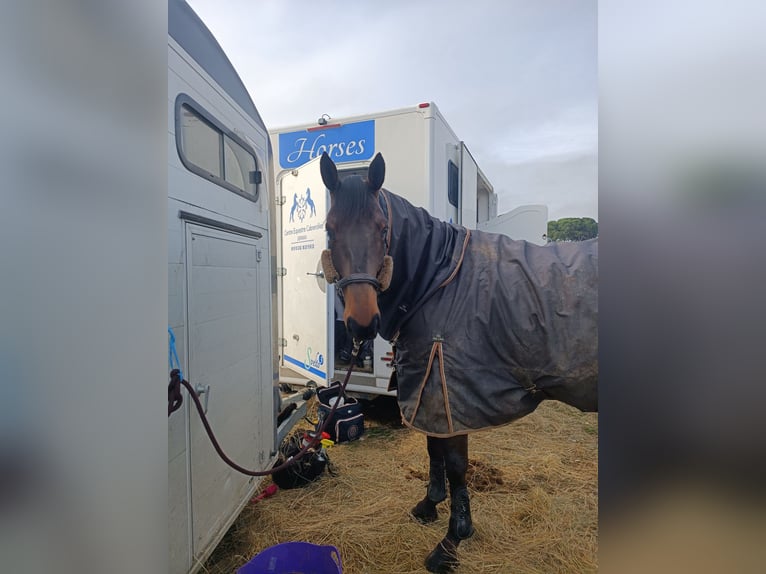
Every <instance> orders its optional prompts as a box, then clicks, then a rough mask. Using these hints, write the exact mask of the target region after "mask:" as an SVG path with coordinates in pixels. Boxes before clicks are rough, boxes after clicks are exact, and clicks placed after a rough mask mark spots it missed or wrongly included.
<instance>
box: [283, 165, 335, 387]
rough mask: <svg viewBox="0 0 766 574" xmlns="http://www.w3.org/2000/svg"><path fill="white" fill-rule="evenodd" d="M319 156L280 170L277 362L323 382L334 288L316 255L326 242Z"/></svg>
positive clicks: (328, 370)
mask: <svg viewBox="0 0 766 574" xmlns="http://www.w3.org/2000/svg"><path fill="white" fill-rule="evenodd" d="M319 159H320V158H315V159H313V160H311V161H310V162H308V163H306V164H304V165H302V166H301V167H299V168H297V169H294V170H292V171H291V172H289V173H286V174H285V175H284V176H283V177H282V178H281V179H280V183H279V187H280V193H281V195H282V197H283V198H284V202H283V204H282V237H281V249H282V270H281V273H280V275H281V283H282V339H283V340H282V345H283V347H282V349H283V352H282V366H283V367H285V368H288V369H290V370H292V371H294V372H296V373H298V374H299V375H300V376H302V377H305V378H307V379H310V380H312V381H315V382H316V383H317V384H318V385H326V384H327V383H328V373H332V368H333V365H332V363H333V360H332V356H331V348H330V346H331V345H332V343H331V340H332V338H331V337H330V328H331V327H333V325H332V322H331V321H330V320H329V314H330V311H329V310H330V309H332V308H333V307H332V305H333V303H334V301H331V299H330V297H331V296H332V295H333V293H334V291H333V289H332V288H330V289H328V285H327V282H326V281H325V280H324V275H323V273H322V268H321V264H320V257H321V254H322V250H323V249H325V247H326V245H327V238H326V234H325V228H324V224H325V218H326V216H327V210H328V207H329V201H328V197H327V196H328V193H327V190H326V189H325V186H324V183H323V182H322V176H321V174H320V172H319Z"/></svg>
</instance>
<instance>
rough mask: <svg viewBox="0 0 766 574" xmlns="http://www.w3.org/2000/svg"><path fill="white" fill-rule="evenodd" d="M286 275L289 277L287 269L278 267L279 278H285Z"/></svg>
mask: <svg viewBox="0 0 766 574" xmlns="http://www.w3.org/2000/svg"><path fill="white" fill-rule="evenodd" d="M285 275H287V268H286V267H277V277H284V276H285Z"/></svg>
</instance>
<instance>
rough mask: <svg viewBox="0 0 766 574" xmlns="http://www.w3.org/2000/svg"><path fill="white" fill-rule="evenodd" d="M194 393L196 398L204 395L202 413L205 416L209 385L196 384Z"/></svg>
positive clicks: (208, 398)
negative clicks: (195, 392)
mask: <svg viewBox="0 0 766 574" xmlns="http://www.w3.org/2000/svg"><path fill="white" fill-rule="evenodd" d="M194 390H195V391H197V396H198V397H199V396H202V395H205V405H204V410H203V411H202V412H204V413H205V414H207V404H208V401H209V400H210V385H203V384H202V383H197V386H196V387H195V388H194Z"/></svg>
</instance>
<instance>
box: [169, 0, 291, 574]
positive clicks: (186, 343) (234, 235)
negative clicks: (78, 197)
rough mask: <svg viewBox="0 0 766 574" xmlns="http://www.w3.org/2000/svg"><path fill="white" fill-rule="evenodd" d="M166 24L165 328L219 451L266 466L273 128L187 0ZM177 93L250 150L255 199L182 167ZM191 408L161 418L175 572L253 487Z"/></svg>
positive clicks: (201, 554)
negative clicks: (223, 457)
mask: <svg viewBox="0 0 766 574" xmlns="http://www.w3.org/2000/svg"><path fill="white" fill-rule="evenodd" d="M168 26H169V35H168V102H167V105H168V108H167V109H168V147H167V152H168V206H169V209H168V291H169V292H168V324H169V325H170V326H171V327H172V328H173V330H174V333H175V336H176V348H177V351H178V354H179V357H180V360H181V366H182V368H183V370H184V375H185V377H186V378H187V379H188V380H189V381H191V383H192V384H193V385H196V384H205V385H207V384H210V385H211V394H210V395H209V407H208V413H209V415H210V417H211V424H212V425H213V428H214V429H215V430H216V432H217V433H218V435H219V437H220V440H221V442H222V445H223V447H224V449H225V450H226V451H227V452H228V453H229V454H230V455H231V456H232V458H234V459H235V460H237V461H238V462H240V463H241V464H243V465H245V466H249V467H255V468H260V469H264V468H266V467H268V465H269V464H270V462H271V461H272V460H273V456H272V452H273V451H274V450H275V447H276V444H275V441H276V425H275V414H276V413H275V408H276V405H275V394H274V390H275V382H276V381H275V372H276V371H275V368H274V364H273V359H272V357H273V351H274V340H273V339H274V338H273V329H272V325H273V319H272V301H273V297H274V288H275V285H274V283H273V282H272V272H271V269H272V255H273V253H272V246H271V235H270V233H271V228H272V223H271V221H270V218H271V217H273V216H274V210H273V209H269V206H270V201H269V200H270V196H271V189H270V187H271V181H272V180H271V178H270V174H271V148H270V144H269V141H268V133H267V130H266V128H265V126H264V124H263V122H262V120H261V118H260V116H259V115H258V112H257V110H256V109H255V106H253V104H252V100H251V99H250V96H249V95H248V93H247V90H246V89H245V88H244V84H242V82H241V80H240V79H239V76H238V75H237V74H236V71H235V70H234V69H233V67H232V66H231V63H230V62H229V61H228V59H227V58H226V56H225V54H223V51H222V50H221V48H220V46H219V45H218V44H217V42H216V41H215V39H214V38H213V37H212V34H210V32H209V31H208V30H207V28H206V27H205V26H204V24H203V23H202V22H201V21H200V20H199V18H198V17H197V16H196V14H194V12H193V11H192V10H191V8H189V7H188V5H187V4H186V3H185V2H181V1H179V0H171V1H170V3H169V22H168ZM179 94H185V95H187V96H189V97H191V98H192V99H193V101H194V102H196V103H197V104H199V106H200V107H202V108H203V109H204V110H205V111H206V112H207V113H209V114H210V115H211V116H213V117H214V118H215V119H216V120H217V121H219V122H220V123H221V124H222V125H223V126H224V127H225V128H226V129H227V130H231V132H232V133H233V134H235V136H236V137H237V138H239V139H241V140H243V141H244V142H245V143H246V144H248V147H250V148H252V151H253V152H254V154H255V156H256V161H257V164H258V169H260V170H261V171H262V172H263V174H264V178H263V183H262V184H260V185H259V186H258V192H259V198H258V201H255V202H254V201H250V200H249V199H246V198H244V197H242V196H240V195H237V194H236V193H233V192H231V191H230V190H228V189H226V188H224V187H222V186H220V185H217V184H215V183H213V182H211V181H208V180H207V179H205V178H203V177H200V176H199V175H198V174H195V173H192V172H190V171H189V170H188V169H187V168H186V166H184V164H183V163H182V161H181V158H180V157H179V153H178V150H177V146H176V133H175V131H176V123H175V112H176V97H177V96H178V95H179ZM272 199H273V198H272ZM182 212H183V213H185V214H186V215H185V216H184V217H185V219H184V218H182V217H179V215H180V214H181V213H182ZM277 397H278V395H277ZM203 399H204V397H203ZM192 409H193V406H191V405H190V401H188V400H187V401H184V405H183V407H182V408H181V409H180V410H179V411H177V412H175V413H173V415H172V416H171V417H170V418H169V421H168V479H169V483H170V484H169V509H168V510H169V512H168V517H169V571H170V572H171V573H173V574H176V573H177V574H188V573H191V572H196V571H197V570H198V569H199V568H200V567H201V565H202V562H203V561H204V560H205V559H206V558H207V556H208V555H209V553H210V552H211V551H212V549H213V548H214V547H215V545H216V544H217V543H218V542H219V541H220V539H221V538H222V537H223V535H224V534H225V532H226V530H227V529H228V527H229V526H230V525H231V524H232V523H233V521H234V520H235V519H236V517H237V515H238V514H239V512H240V510H241V509H242V507H243V506H244V505H245V504H246V503H247V501H248V500H249V498H250V496H251V495H252V493H253V492H254V490H255V488H256V487H257V482H258V481H257V480H254V479H251V478H248V477H244V476H241V475H238V474H236V473H235V472H234V471H233V470H230V469H228V467H225V466H224V465H223V463H222V462H221V461H220V460H219V459H218V458H217V455H216V454H215V453H214V452H213V450H212V447H211V446H210V444H209V443H208V442H207V437H206V436H203V430H202V426H201V422H200V421H199V417H198V415H197V413H196V410H192Z"/></svg>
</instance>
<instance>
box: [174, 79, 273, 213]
mask: <svg viewBox="0 0 766 574" xmlns="http://www.w3.org/2000/svg"><path fill="white" fill-rule="evenodd" d="M176 147H177V148H178V154H179V156H180V157H181V161H182V162H183V164H184V165H185V166H186V168H187V169H188V170H189V171H191V172H194V173H196V174H197V175H199V176H201V177H204V178H205V179H207V180H209V181H212V182H214V183H216V184H218V185H220V186H221V187H224V188H226V189H228V190H229V191H233V192H234V193H236V194H238V195H241V196H243V197H246V198H247V199H250V200H252V201H256V200H257V199H258V188H257V184H258V183H259V177H258V176H259V175H260V174H259V172H258V164H257V161H256V158H255V153H254V152H253V151H252V149H250V148H249V146H248V145H247V144H246V143H245V142H244V141H242V139H240V138H239V137H238V136H237V135H236V134H234V133H233V132H232V131H230V130H228V129H227V128H225V127H224V126H223V124H221V123H220V122H219V121H217V120H216V119H215V118H214V117H213V116H212V115H211V114H210V113H208V112H207V111H205V110H203V108H202V107H200V106H199V105H198V104H196V102H194V101H193V100H192V99H191V98H189V97H188V96H185V95H183V94H182V95H180V96H179V97H178V99H177V100H176Z"/></svg>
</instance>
